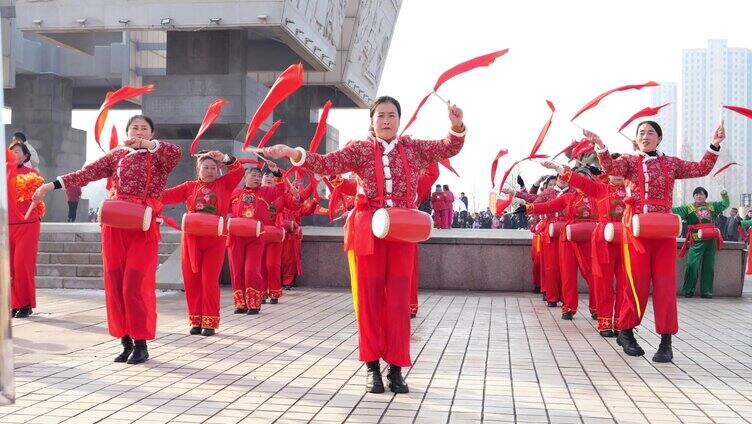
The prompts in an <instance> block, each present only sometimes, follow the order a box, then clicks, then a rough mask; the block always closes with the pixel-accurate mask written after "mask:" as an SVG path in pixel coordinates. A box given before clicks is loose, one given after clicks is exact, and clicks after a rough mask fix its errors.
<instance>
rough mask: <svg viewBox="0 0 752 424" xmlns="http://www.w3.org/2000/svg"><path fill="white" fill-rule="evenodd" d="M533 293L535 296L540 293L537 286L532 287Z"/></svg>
mask: <svg viewBox="0 0 752 424" xmlns="http://www.w3.org/2000/svg"><path fill="white" fill-rule="evenodd" d="M533 293H536V294H537V293H540V287H538V286H533Z"/></svg>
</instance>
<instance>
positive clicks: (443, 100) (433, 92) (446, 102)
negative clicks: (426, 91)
mask: <svg viewBox="0 0 752 424" xmlns="http://www.w3.org/2000/svg"><path fill="white" fill-rule="evenodd" d="M431 94H433V95H434V96H436V98H438V99H439V100H441V101H442V102H444V104H445V105H447V106H452V105H451V103H449V101H448V100H446V99H444V98H443V97H441V96H439V93H437V92H436V91H432V92H431Z"/></svg>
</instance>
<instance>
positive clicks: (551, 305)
mask: <svg viewBox="0 0 752 424" xmlns="http://www.w3.org/2000/svg"><path fill="white" fill-rule="evenodd" d="M546 306H548V307H549V308H555V307H557V306H559V302H546Z"/></svg>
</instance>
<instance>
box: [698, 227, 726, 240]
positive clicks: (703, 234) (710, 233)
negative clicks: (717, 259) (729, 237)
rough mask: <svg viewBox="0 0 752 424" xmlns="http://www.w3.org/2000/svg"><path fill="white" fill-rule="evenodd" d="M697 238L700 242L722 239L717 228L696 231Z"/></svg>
mask: <svg viewBox="0 0 752 424" xmlns="http://www.w3.org/2000/svg"><path fill="white" fill-rule="evenodd" d="M697 238H699V239H700V240H717V239H722V238H723V237H722V236H721V231H720V230H719V229H718V228H700V229H699V230H697Z"/></svg>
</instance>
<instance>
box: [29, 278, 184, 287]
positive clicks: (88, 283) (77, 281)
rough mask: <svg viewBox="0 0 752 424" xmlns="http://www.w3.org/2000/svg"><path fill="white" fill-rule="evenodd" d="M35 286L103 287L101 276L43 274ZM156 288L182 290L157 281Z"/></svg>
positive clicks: (175, 285) (176, 284)
mask: <svg viewBox="0 0 752 424" xmlns="http://www.w3.org/2000/svg"><path fill="white" fill-rule="evenodd" d="M36 287H37V288H40V289H42V288H43V289H94V290H102V289H104V280H103V279H102V277H60V276H44V275H38V276H37V277H36ZM157 289H158V290H183V285H182V284H180V283H158V284H157Z"/></svg>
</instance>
